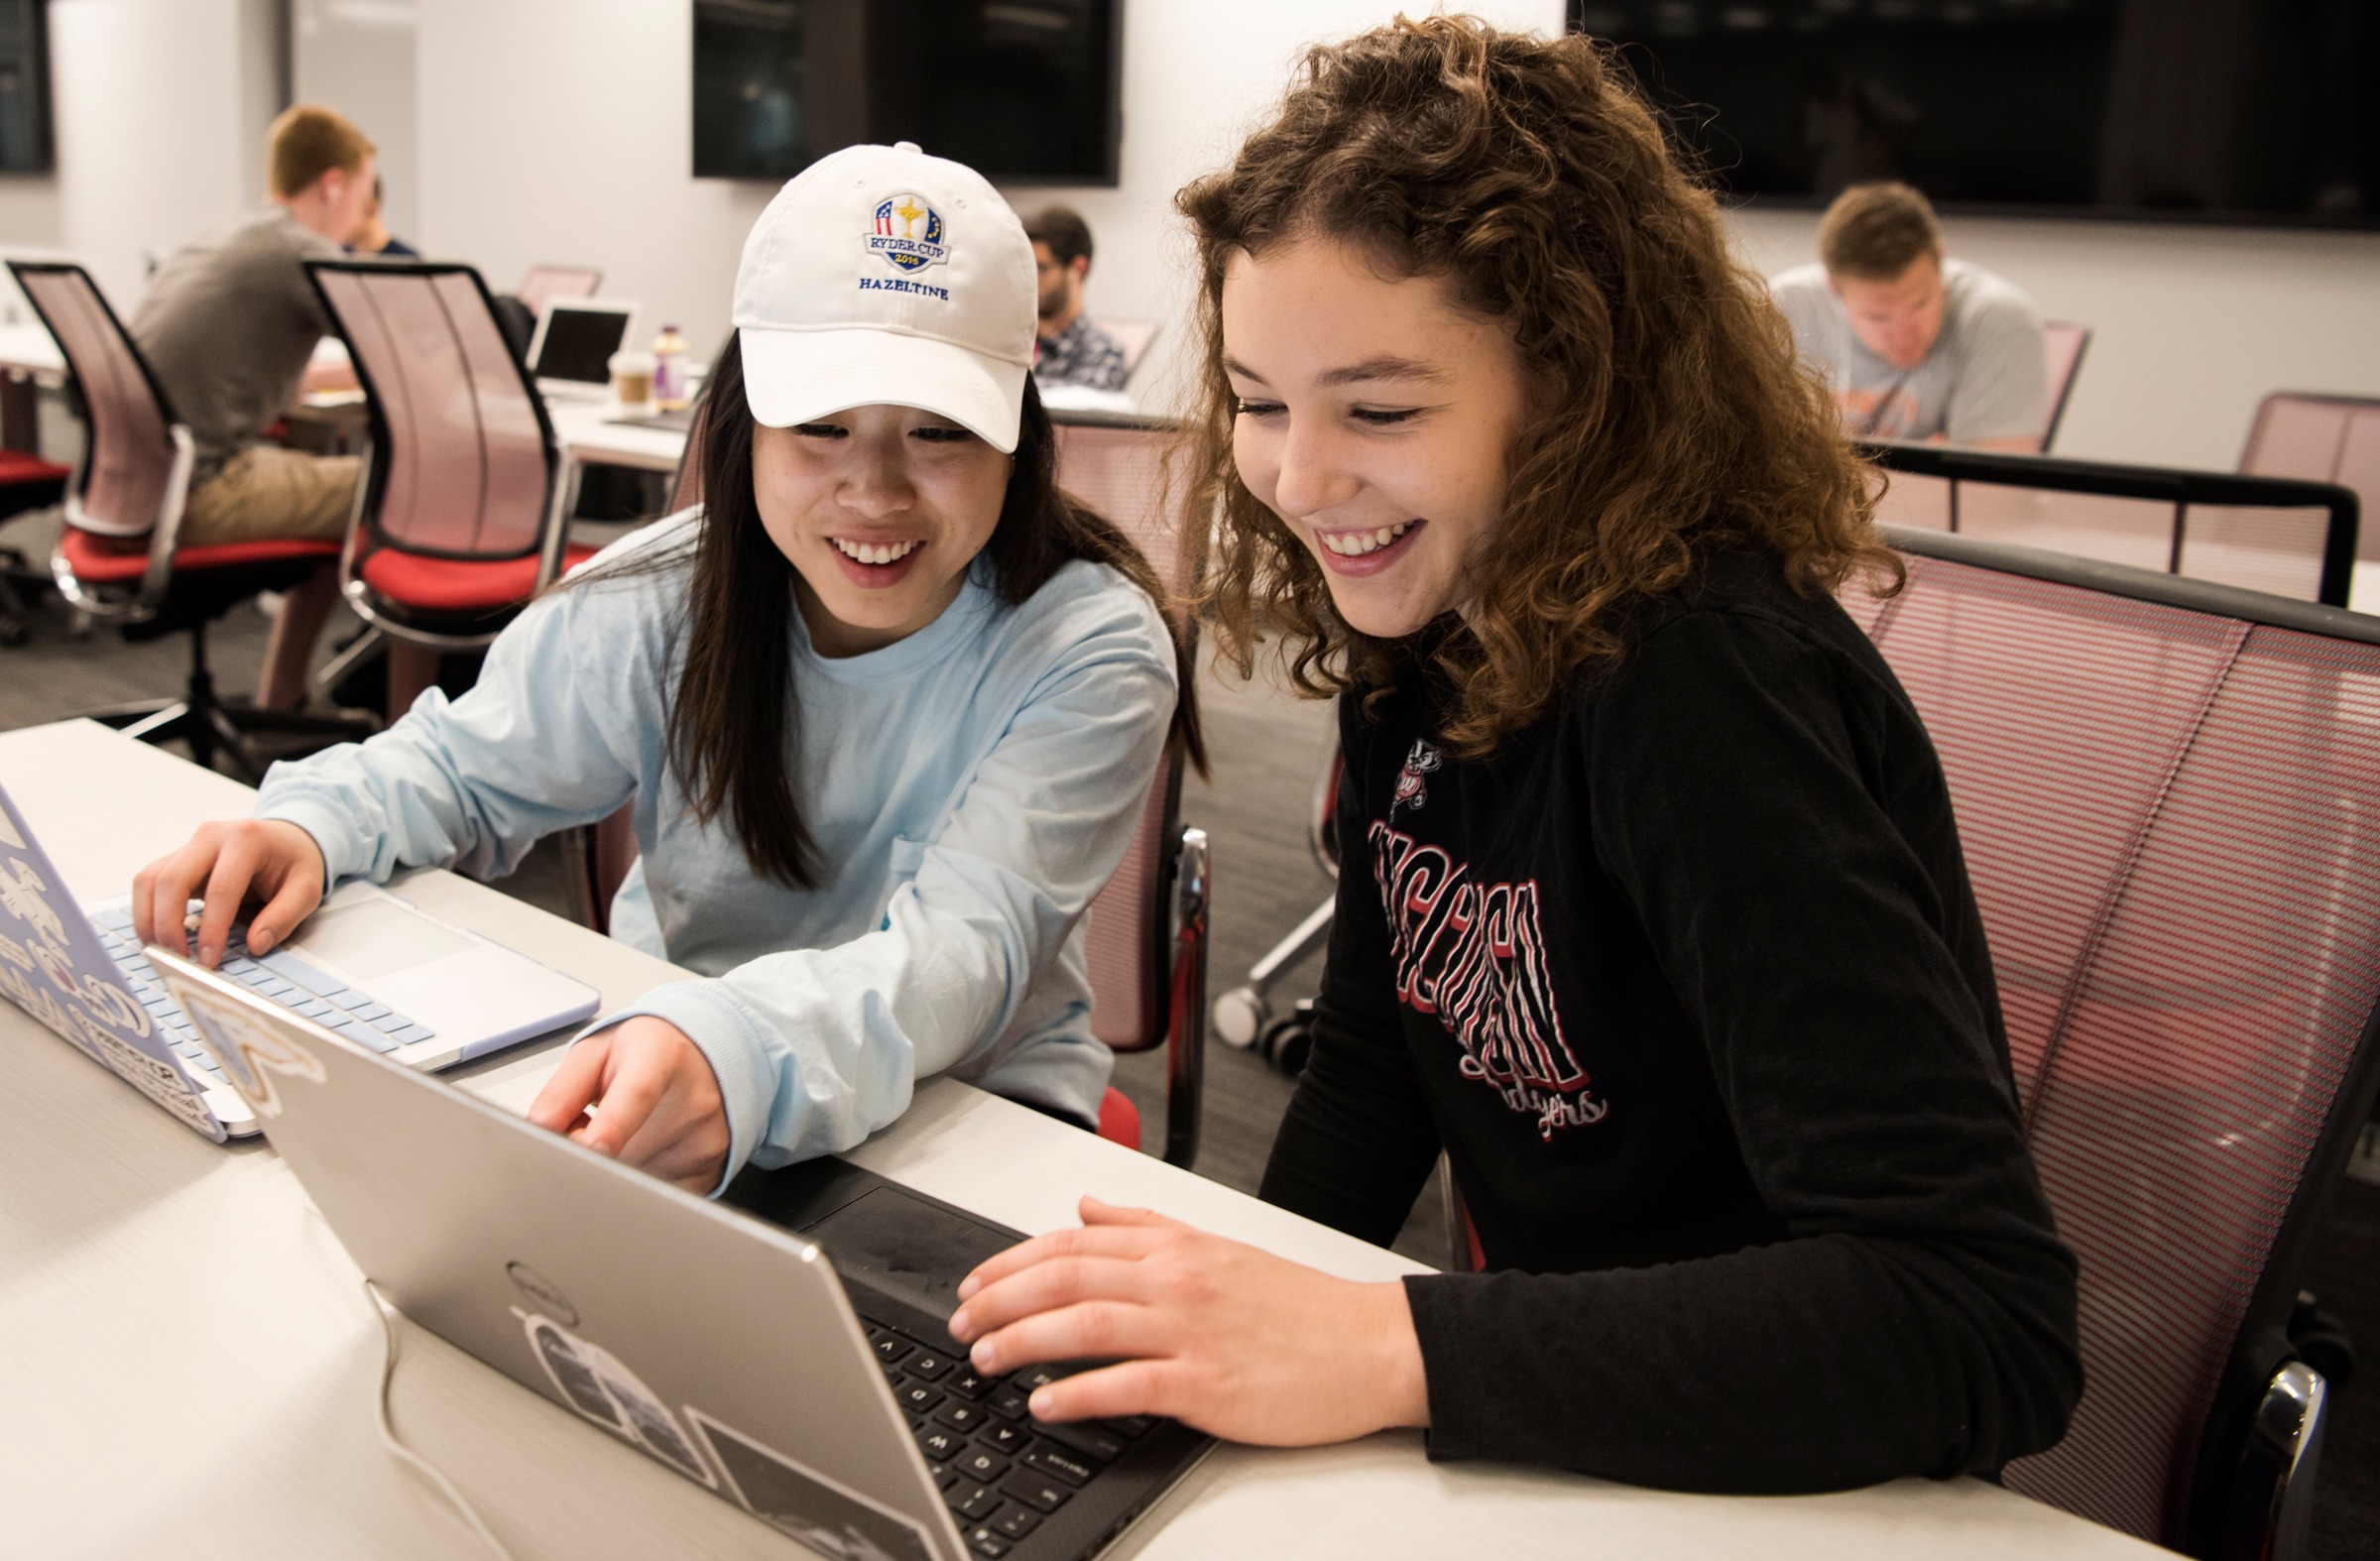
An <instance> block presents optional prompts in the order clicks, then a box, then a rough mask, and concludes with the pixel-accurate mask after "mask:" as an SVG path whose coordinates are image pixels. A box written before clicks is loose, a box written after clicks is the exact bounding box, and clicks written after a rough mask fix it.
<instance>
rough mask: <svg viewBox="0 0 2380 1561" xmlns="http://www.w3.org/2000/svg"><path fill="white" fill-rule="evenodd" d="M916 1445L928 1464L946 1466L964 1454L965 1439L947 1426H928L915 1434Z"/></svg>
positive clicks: (980, 1476)
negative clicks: (923, 1453)
mask: <svg viewBox="0 0 2380 1561" xmlns="http://www.w3.org/2000/svg"><path fill="white" fill-rule="evenodd" d="M917 1445H918V1447H920V1448H922V1449H923V1450H924V1452H925V1457H926V1461H927V1462H928V1463H935V1464H947V1463H949V1462H950V1461H951V1460H952V1459H954V1458H958V1457H960V1456H962V1455H963V1454H964V1452H965V1450H966V1447H967V1439H966V1438H965V1437H963V1436H961V1435H959V1433H958V1432H956V1431H953V1430H951V1429H950V1428H949V1427H948V1426H941V1425H929V1426H927V1427H926V1428H925V1429H924V1430H922V1431H919V1432H918V1433H917ZM976 1478H977V1479H978V1480H989V1479H991V1478H992V1477H991V1476H990V1475H977V1476H976Z"/></svg>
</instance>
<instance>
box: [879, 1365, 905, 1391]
mask: <svg viewBox="0 0 2380 1561" xmlns="http://www.w3.org/2000/svg"><path fill="white" fill-rule="evenodd" d="M877 1370H878V1371H880V1372H882V1373H884V1374H885V1381H888V1382H891V1383H892V1386H893V1388H894V1389H895V1390H898V1388H899V1387H900V1368H899V1367H897V1366H892V1365H890V1364H879V1365H878V1367H877Z"/></svg>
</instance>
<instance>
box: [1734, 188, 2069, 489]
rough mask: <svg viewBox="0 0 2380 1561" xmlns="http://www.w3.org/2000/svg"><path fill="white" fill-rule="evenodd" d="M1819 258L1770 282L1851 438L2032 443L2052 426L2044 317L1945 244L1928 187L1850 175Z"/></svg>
mask: <svg viewBox="0 0 2380 1561" xmlns="http://www.w3.org/2000/svg"><path fill="white" fill-rule="evenodd" d="M1818 251H1819V256H1820V260H1819V263H1818V264H1817V265H1813V266H1798V267H1796V268H1795V269H1793V270H1791V271H1788V272H1786V273H1784V274H1783V275H1781V276H1779V277H1777V278H1775V279H1774V280H1773V281H1771V282H1770V283H1769V291H1770V294H1771V295H1772V296H1773V297H1774V298H1775V299H1776V301H1777V307H1778V308H1780V309H1782V310H1784V312H1785V317H1786V318H1787V319H1788V320H1790V321H1791V322H1792V324H1793V334H1794V339H1795V341H1796V342H1797V343H1798V344H1799V346H1800V348H1801V353H1802V357H1803V358H1804V360H1805V361H1807V362H1808V363H1810V364H1811V366H1812V367H1814V368H1816V369H1818V370H1819V371H1820V372H1821V373H1823V374H1825V375H1826V376H1827V379H1828V383H1829V384H1830V386H1831V387H1832V388H1833V390H1834V392H1835V401H1836V405H1837V406H1839V407H1841V408H1842V409H1843V421H1844V430H1845V431H1846V432H1848V433H1850V434H1851V435H1852V436H1853V437H1856V438H1878V439H1945V440H1948V441H1949V442H1951V443H1953V444H1968V445H1974V446H1978V447H1980V448H1983V449H1997V450H2017V451H2022V452H2027V453H2029V452H2032V451H2035V450H2038V449H2040V448H2041V437H2042V433H2043V431H2044V430H2045V429H2046V428H2047V426H2048V424H2049V369H2048V360H2047V358H2046V356H2045V353H2044V349H2043V346H2042V335H2041V315H2040V313H2039V311H2038V310H2036V309H2035V308H2034V307H2033V300H2031V299H2030V298H2028V297H2026V296H2025V294H2024V292H2023V290H2021V289H2019V288H2018V287H2016V286H2015V285H2014V284H2013V283H2010V282H2007V281H2005V280H2003V279H2001V278H1999V277H1995V276H1993V275H1992V274H1991V273H1990V272H1988V271H1985V270H1984V269H1983V268H1982V267H1980V266H1970V265H1968V264H1966V263H1965V262H1964V261H1959V260H1949V259H1946V258H1945V257H1944V255H1943V250H1942V229H1941V227H1940V226H1939V225H1938V224H1937V223H1936V222H1935V220H1934V208H1933V207H1932V206H1931V205H1929V204H1928V203H1927V201H1926V197H1925V196H1923V195H1921V194H1919V193H1918V192H1917V191H1916V190H1914V189H1911V188H1910V187H1909V186H1908V185H1906V184H1890V183H1887V184H1855V185H1853V186H1852V187H1851V188H1849V189H1846V190H1844V192H1843V194H1842V195H1841V196H1839V197H1837V199H1836V201H1835V203H1834V204H1833V205H1832V206H1829V207H1828V208H1827V214H1826V216H1825V218H1823V219H1822V220H1821V221H1820V223H1819V225H1818Z"/></svg>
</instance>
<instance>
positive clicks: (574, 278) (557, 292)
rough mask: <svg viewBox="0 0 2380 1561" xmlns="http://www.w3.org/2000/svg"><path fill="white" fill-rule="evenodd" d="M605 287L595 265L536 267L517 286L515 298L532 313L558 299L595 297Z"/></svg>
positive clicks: (530, 269)
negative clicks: (598, 289) (598, 290)
mask: <svg viewBox="0 0 2380 1561" xmlns="http://www.w3.org/2000/svg"><path fill="white" fill-rule="evenodd" d="M602 286H603V273H602V272H600V271H598V270H596V269H595V268H594V267H592V266H532V267H530V268H529V270H528V272H527V273H526V274H524V275H523V277H522V278H521V284H520V286H518V287H516V288H514V289H513V297H514V298H517V299H519V300H521V301H522V302H523V303H524V304H526V305H528V308H529V311H530V313H532V314H542V313H544V312H545V305H546V304H548V303H551V302H552V301H553V300H556V299H591V298H593V297H594V296H595V290H596V289H597V288H600V287H602Z"/></svg>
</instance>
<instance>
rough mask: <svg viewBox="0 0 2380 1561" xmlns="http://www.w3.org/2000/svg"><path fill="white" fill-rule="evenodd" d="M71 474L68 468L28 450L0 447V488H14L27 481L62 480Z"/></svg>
mask: <svg viewBox="0 0 2380 1561" xmlns="http://www.w3.org/2000/svg"><path fill="white" fill-rule="evenodd" d="M72 475H73V472H72V470H71V469H70V468H68V467H64V466H60V465H59V464H58V462H56V461H46V460H44V459H42V458H41V457H40V456H39V455H35V454H32V453H31V452H29V451H26V450H8V449H0V488H14V487H16V486H17V485H18V484H19V483H28V482H63V481H64V480H65V479H66V478H68V477H70V476H72Z"/></svg>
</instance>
